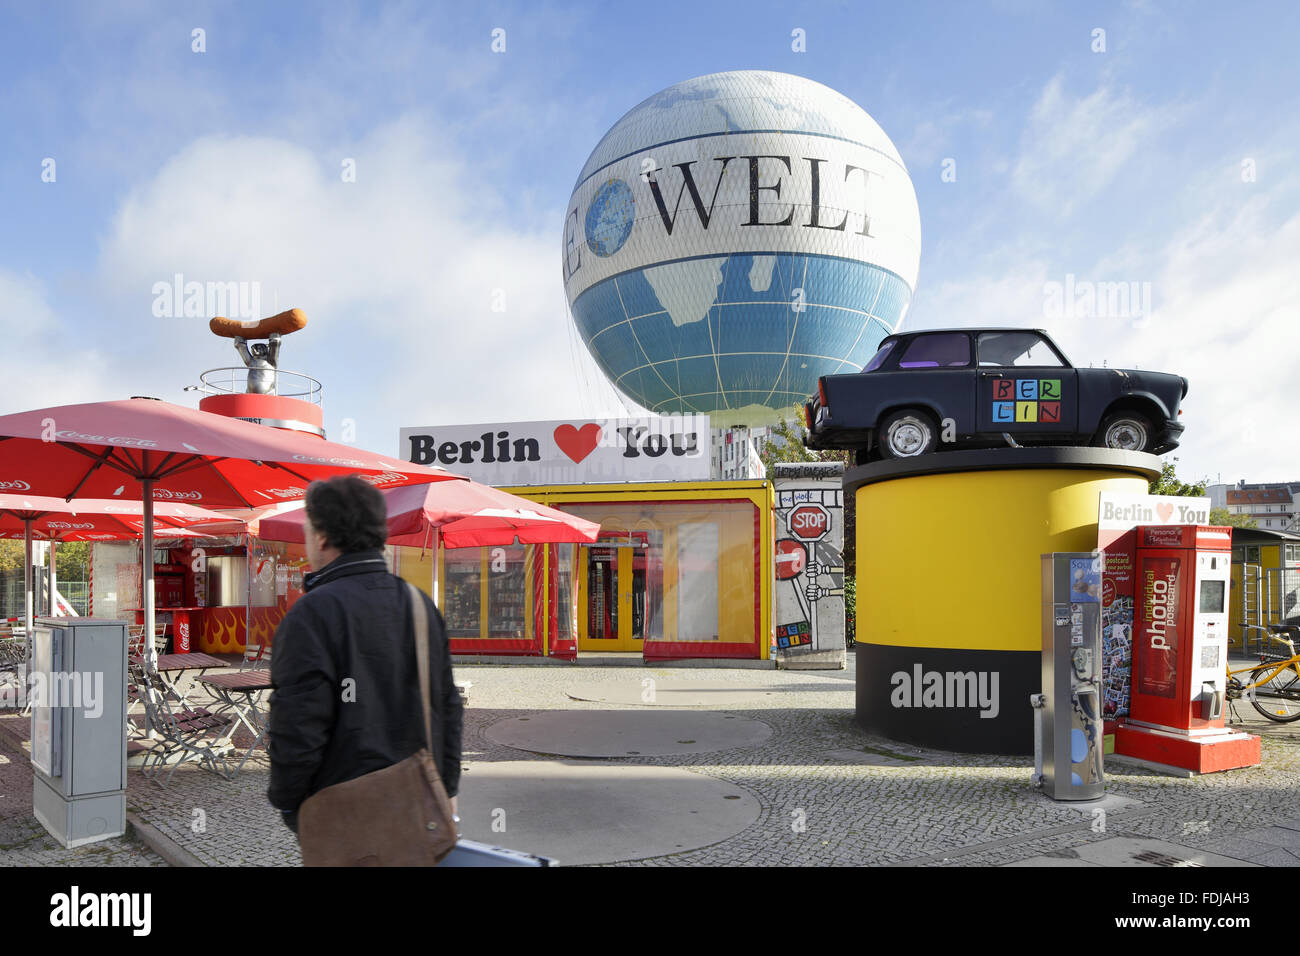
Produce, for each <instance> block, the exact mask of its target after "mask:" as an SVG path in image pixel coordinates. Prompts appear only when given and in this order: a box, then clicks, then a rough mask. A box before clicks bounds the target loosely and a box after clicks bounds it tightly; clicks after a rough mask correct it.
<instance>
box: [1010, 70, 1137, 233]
mask: <svg viewBox="0 0 1300 956" xmlns="http://www.w3.org/2000/svg"><path fill="white" fill-rule="evenodd" d="M1160 125H1161V121H1160V119H1159V118H1158V114H1157V113H1156V111H1154V110H1152V109H1147V108H1144V107H1142V106H1140V105H1139V104H1138V103H1137V102H1136V101H1135V100H1133V99H1132V98H1131V97H1130V96H1128V95H1127V94H1126V93H1118V94H1117V93H1113V92H1112V91H1111V90H1110V89H1108V88H1107V87H1104V86H1103V87H1101V88H1099V89H1097V90H1096V91H1095V92H1093V93H1091V94H1090V95H1088V96H1085V97H1071V96H1070V95H1069V94H1067V93H1066V92H1065V90H1064V84H1063V81H1062V78H1061V76H1060V75H1057V76H1055V77H1053V78H1052V80H1051V81H1050V82H1049V83H1048V84H1047V86H1046V87H1044V89H1043V92H1042V94H1041V95H1040V96H1039V98H1038V101H1037V102H1036V103H1035V104H1034V107H1033V110H1032V111H1031V112H1030V116H1029V122H1028V125H1027V126H1026V128H1025V131H1024V133H1023V134H1022V136H1021V141H1020V156H1019V159H1018V161H1017V162H1016V166H1015V169H1014V170H1013V172H1012V174H1011V184H1012V187H1013V188H1014V189H1015V190H1016V191H1017V192H1019V193H1020V194H1021V195H1022V196H1024V197H1025V198H1027V199H1028V200H1029V201H1030V202H1031V203H1033V204H1034V205H1036V206H1038V207H1039V208H1040V209H1042V210H1046V211H1051V212H1055V213H1057V214H1058V215H1060V216H1062V217H1064V216H1068V215H1069V214H1070V212H1072V211H1073V210H1074V208H1075V207H1076V206H1078V205H1080V204H1082V203H1085V202H1086V201H1087V200H1088V199H1090V198H1091V197H1093V196H1095V195H1097V194H1098V193H1099V192H1101V190H1102V189H1104V188H1105V187H1106V186H1107V185H1108V184H1109V183H1110V182H1111V180H1113V179H1114V178H1115V176H1116V175H1117V173H1118V172H1119V170H1120V169H1121V168H1123V166H1124V164H1125V163H1127V162H1128V161H1129V160H1130V159H1131V158H1132V157H1133V156H1134V154H1135V153H1136V152H1137V151H1138V148H1139V146H1140V145H1141V144H1142V142H1143V140H1144V139H1146V138H1148V137H1149V136H1151V135H1152V134H1153V133H1154V132H1155V131H1156V130H1157V129H1158V128H1159V127H1160Z"/></svg>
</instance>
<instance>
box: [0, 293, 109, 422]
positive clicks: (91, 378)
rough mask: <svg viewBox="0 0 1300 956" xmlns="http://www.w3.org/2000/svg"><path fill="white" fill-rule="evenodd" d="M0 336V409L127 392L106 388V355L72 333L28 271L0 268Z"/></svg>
mask: <svg viewBox="0 0 1300 956" xmlns="http://www.w3.org/2000/svg"><path fill="white" fill-rule="evenodd" d="M0 341H3V342H4V352H5V357H6V361H5V369H4V390H3V392H2V393H0V394H3V400H2V401H0V414H9V413H11V412H18V411H24V410H27V409H31V408H44V407H48V406H51V405H74V404H77V403H79V402H91V401H98V400H100V399H103V398H106V397H111V398H126V397H127V395H125V394H119V393H112V394H106V393H105V389H106V388H108V387H109V381H110V372H109V369H108V365H109V362H108V360H107V357H106V356H105V355H103V354H102V353H101V352H99V351H97V350H96V349H95V348H93V347H87V346H86V345H85V344H84V342H80V343H79V339H78V337H77V336H74V335H72V334H70V328H69V323H68V322H66V321H65V320H63V319H62V318H60V317H59V316H58V315H57V314H56V313H55V312H54V310H53V309H52V308H51V307H50V305H49V302H48V294H47V291H46V289H45V287H44V285H43V284H42V283H41V282H40V280H38V279H36V278H35V277H33V276H31V275H18V274H16V273H13V272H9V271H6V270H0Z"/></svg>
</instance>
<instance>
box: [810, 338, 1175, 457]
mask: <svg viewBox="0 0 1300 956" xmlns="http://www.w3.org/2000/svg"><path fill="white" fill-rule="evenodd" d="M1186 394H1187V379H1185V378H1182V377H1181V376H1178V375H1169V374H1166V373H1164V372H1139V371H1134V370H1131V369H1116V368H1075V367H1074V366H1073V365H1071V364H1070V362H1069V360H1068V359H1067V358H1066V357H1065V355H1064V354H1063V353H1062V352H1061V350H1060V349H1059V348H1057V347H1056V343H1054V342H1053V341H1052V340H1051V338H1050V337H1049V336H1048V334H1047V333H1046V332H1044V331H1042V330H1041V329H936V330H930V331H925V332H906V333H899V334H896V335H891V336H889V337H887V338H886V339H885V340H884V341H883V342H881V343H880V349H879V351H877V352H876V354H875V356H874V357H873V358H872V359H871V361H870V363H868V365H867V366H866V368H864V369H863V370H862V371H861V372H857V373H852V374H848V375H824V376H822V377H821V379H819V380H818V394H817V395H815V396H813V398H812V399H811V400H810V401H809V402H808V403H807V404H806V405H805V407H804V413H805V415H806V417H807V425H808V437H807V439H806V440H805V443H806V444H807V446H808V447H809V448H848V449H854V450H856V451H857V460H858V462H859V463H860V464H862V463H865V462H866V461H869V460H872V459H874V458H911V457H914V456H916V455H923V454H926V453H927V452H931V451H934V450H935V449H937V448H940V447H943V448H963V447H965V448H975V447H990V446H996V445H1008V444H1010V445H1088V444H1091V445H1097V446H1102V447H1106V448H1119V449H1123V450H1126V451H1145V452H1152V453H1154V454H1163V453H1165V452H1167V451H1169V450H1170V449H1173V448H1177V447H1178V438H1179V436H1180V435H1181V434H1182V431H1183V426H1182V425H1181V424H1180V423H1179V421H1178V416H1179V414H1180V413H1179V410H1178V403H1179V402H1180V401H1181V400H1182V399H1183V397H1184V396H1185V395H1186Z"/></svg>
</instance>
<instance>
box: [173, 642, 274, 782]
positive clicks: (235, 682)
mask: <svg viewBox="0 0 1300 956" xmlns="http://www.w3.org/2000/svg"><path fill="white" fill-rule="evenodd" d="M181 656H183V657H190V656H193V655H189V654H185V655H181ZM198 680H199V683H201V684H203V686H205V687H207V688H208V689H209V690H211V691H212V694H213V696H215V697H216V698H217V699H218V700H220V701H221V706H220V707H218V708H217V710H216V712H217V713H219V714H221V713H225V712H226V711H231V712H233V713H234V715H235V720H234V721H233V722H232V723H231V724H230V729H229V731H227V733H226V735H225V736H224V737H223V738H222V739H221V741H220V742H221V743H229V742H230V738H231V737H233V736H234V733H235V729H236V728H237V727H238V726H239V724H241V723H242V724H243V725H244V726H245V727H247V728H248V729H249V731H250V732H251V733H252V734H253V735H254V737H253V743H252V744H251V745H250V746H249V748H248V751H247V752H246V753H245V754H244V757H243V759H242V760H240V761H239V766H238V767H236V768H235V772H234V773H233V774H231V777H232V778H234V777H236V776H238V775H239V771H241V770H243V769H244V764H245V763H246V762H247V761H248V758H249V757H250V756H251V755H252V753H253V751H254V750H256V749H257V747H258V745H259V744H260V743H261V742H262V741H263V739H265V737H266V729H267V720H266V718H265V717H264V716H263V715H262V712H261V711H260V710H259V709H258V706H257V700H256V695H257V694H259V693H260V692H262V691H264V690H270V689H271V672H270V671H268V670H250V671H237V672H235V673H231V674H213V675H212V676H211V677H200V678H199V679H198ZM241 695H242V697H241Z"/></svg>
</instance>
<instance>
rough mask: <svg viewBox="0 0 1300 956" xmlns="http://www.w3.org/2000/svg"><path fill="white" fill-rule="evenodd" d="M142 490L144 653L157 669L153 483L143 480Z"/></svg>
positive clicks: (141, 566)
mask: <svg viewBox="0 0 1300 956" xmlns="http://www.w3.org/2000/svg"><path fill="white" fill-rule="evenodd" d="M140 488H141V491H142V493H143V494H144V515H143V517H144V553H143V554H142V555H140V571H141V574H142V577H143V582H144V586H143V587H142V588H141V590H142V591H143V597H144V601H143V602H142V603H143V604H144V652H145V659H146V660H148V662H149V666H150V667H157V666H158V649H157V648H155V647H154V646H153V635H154V619H153V616H154V601H153V597H154V592H153V481H151V480H150V479H148V478H144V479H141V481H140Z"/></svg>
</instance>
